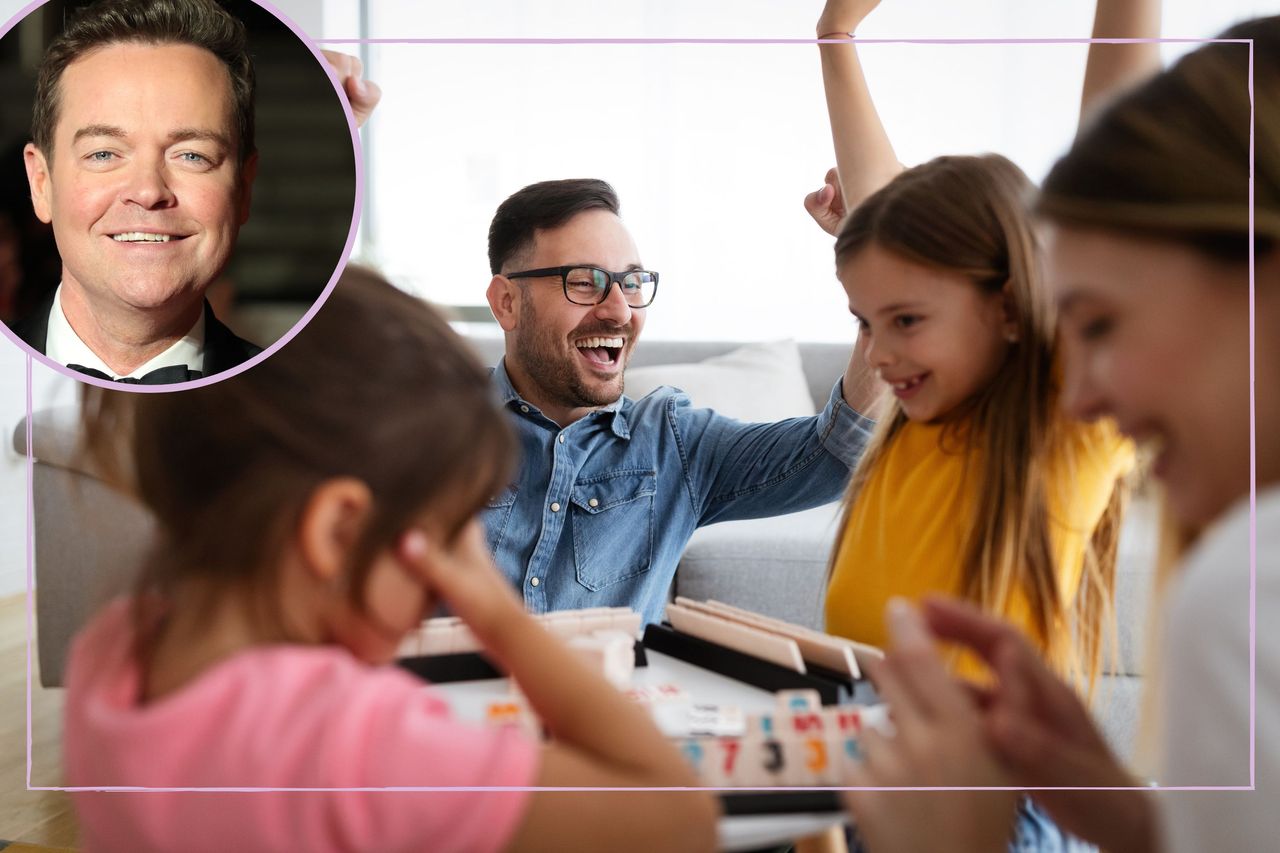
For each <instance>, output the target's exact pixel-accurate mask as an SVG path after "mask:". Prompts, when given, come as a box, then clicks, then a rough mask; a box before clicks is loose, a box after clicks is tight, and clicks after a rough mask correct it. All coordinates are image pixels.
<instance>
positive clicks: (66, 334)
mask: <svg viewBox="0 0 1280 853" xmlns="http://www.w3.org/2000/svg"><path fill="white" fill-rule="evenodd" d="M44 353H45V355H46V356H48V357H49V358H50V359H52V360H53V361H56V362H58V363H59V364H78V365H80V366H82V367H92V368H93V369H94V370H100V371H102V372H103V373H105V374H107V375H108V376H110V377H111V378H112V379H121V378H126V377H127V378H131V379H138V378H141V377H142V376H144V375H145V374H147V373H150V372H151V371H153V370H156V369H158V368H161V367H173V366H177V365H185V366H186V367H188V368H189V369H191V370H199V371H202V372H203V370H204V312H203V311H201V312H200V316H199V318H198V319H197V320H196V322H195V325H194V326H192V327H191V328H190V329H189V330H187V333H186V334H185V335H183V336H182V337H181V338H179V339H178V340H177V341H174V343H173V345H172V346H170V347H169V348H168V349H166V350H165V351H164V352H162V353H160V354H159V355H157V356H155V357H154V358H152V359H150V360H149V361H147V362H146V363H144V364H142V365H140V366H138V367H137V368H135V369H134V370H132V371H131V372H129V373H127V374H119V373H116V372H115V371H114V370H112V369H111V368H110V367H108V366H107V364H106V362H104V361H103V360H102V359H101V358H99V357H98V355H97V353H95V352H94V351H93V350H91V349H89V346H88V344H86V343H85V342H84V341H82V340H81V339H80V336H79V335H77V334H76V331H75V329H73V328H71V323H70V322H69V321H68V320H67V315H66V314H65V313H64V312H63V310H62V285H61V284H59V285H58V290H57V292H56V293H55V294H54V295H53V307H52V308H51V309H49V331H48V335H47V337H46V338H45V345H44Z"/></svg>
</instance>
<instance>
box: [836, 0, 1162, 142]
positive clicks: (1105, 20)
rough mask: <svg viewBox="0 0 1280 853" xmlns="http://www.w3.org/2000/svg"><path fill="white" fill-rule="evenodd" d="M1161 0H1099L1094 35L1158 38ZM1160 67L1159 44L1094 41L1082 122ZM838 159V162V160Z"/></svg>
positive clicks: (1086, 73) (1082, 102) (1086, 75)
mask: <svg viewBox="0 0 1280 853" xmlns="http://www.w3.org/2000/svg"><path fill="white" fill-rule="evenodd" d="M1159 35H1160V0H1098V2H1097V6H1096V7H1095V8H1094V13H1093V37H1094V38H1096V39H1098V38H1112V39H1114V38H1158V37H1159ZM1159 70H1160V45H1158V44H1155V43H1153V42H1145V43H1138V44H1097V43H1095V44H1091V45H1089V59H1088V61H1087V63H1086V64H1085V69H1084V88H1083V91H1082V92H1081V94H1080V124H1081V126H1083V125H1084V123H1085V121H1087V120H1088V118H1089V116H1090V115H1091V114H1092V113H1093V112H1094V111H1095V110H1096V109H1097V108H1098V106H1099V105H1100V104H1101V103H1103V102H1104V101H1106V99H1107V96H1109V95H1111V94H1113V93H1114V92H1116V91H1117V90H1119V89H1126V88H1128V87H1129V86H1132V85H1133V84H1135V83H1139V82H1141V81H1142V80H1144V79H1145V78H1147V77H1149V76H1151V75H1152V74H1155V73H1156V72H1157V71H1159ZM837 162H839V161H837Z"/></svg>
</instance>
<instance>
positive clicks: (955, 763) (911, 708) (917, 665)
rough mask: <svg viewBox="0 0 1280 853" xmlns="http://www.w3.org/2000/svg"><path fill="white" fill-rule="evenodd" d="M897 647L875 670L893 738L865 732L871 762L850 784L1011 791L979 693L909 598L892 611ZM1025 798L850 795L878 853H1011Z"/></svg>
mask: <svg viewBox="0 0 1280 853" xmlns="http://www.w3.org/2000/svg"><path fill="white" fill-rule="evenodd" d="M886 621H887V623H888V626H889V632H890V636H891V638H892V645H891V647H890V649H889V652H888V655H887V656H886V658H885V660H884V661H883V662H880V663H879V664H878V665H874V664H873V665H872V666H871V667H869V670H870V675H871V678H872V680H873V681H874V682H875V684H876V689H877V690H878V691H879V693H880V695H881V696H882V697H883V698H884V699H885V701H886V702H887V703H888V705H889V709H890V715H891V718H892V720H893V725H894V729H895V732H894V734H893V735H892V736H888V735H885V734H882V733H880V732H878V731H875V730H873V729H867V730H864V732H863V734H862V736H861V740H862V752H863V763H862V764H861V765H860V767H859V768H858V769H857V770H856V771H854V772H853V773H852V774H850V776H849V778H848V779H847V780H846V781H847V782H848V784H849V785H852V786H859V787H878V788H899V787H901V788H951V787H973V788H999V787H1001V786H1008V785H1010V784H1012V783H1011V781H1010V779H1009V778H1008V776H1007V775H1006V774H1005V772H1004V770H1003V768H1002V767H1001V766H1000V763H999V761H998V760H997V759H996V757H995V755H994V754H993V753H992V751H991V750H990V748H989V746H988V745H987V742H986V738H985V736H984V732H983V721H982V713H981V711H980V709H979V708H978V705H977V703H976V701H975V699H974V696H973V695H972V693H971V692H970V691H969V690H968V689H967V688H966V687H965V686H964V685H962V684H961V683H960V682H958V681H956V680H955V679H954V678H952V677H951V675H950V674H949V673H948V672H947V670H946V667H945V666H944V665H943V662H942V658H941V657H940V656H939V654H938V652H937V650H936V649H935V648H934V645H933V640H932V639H931V638H930V636H929V633H928V631H927V629H926V628H925V625H924V622H923V621H922V619H921V617H920V614H919V612H918V611H916V609H915V608H914V607H912V606H911V605H910V604H908V603H907V602H905V601H904V600H902V599H894V600H893V601H891V602H890V603H889V605H888V607H887V608H886ZM1015 802H1016V795H1015V793H1014V792H1012V791H1009V790H991V791H870V790H855V791H850V792H848V794H847V795H846V803H847V805H848V807H849V809H850V810H851V811H852V812H853V813H854V817H855V820H856V823H857V827H858V832H859V834H860V835H861V836H862V838H863V840H864V841H865V842H866V845H867V847H868V848H869V849H871V850H882V851H895V853H914V851H920V853H924V851H932V850H937V849H939V846H940V845H939V839H940V838H943V837H945V839H946V842H945V844H943V845H941V846H944V847H945V848H946V849H947V850H953V851H962V853H979V851H982V853H987V851H1004V850H1006V849H1007V847H1008V843H1009V838H1010V836H1011V835H1012V827H1013V814H1014V806H1015Z"/></svg>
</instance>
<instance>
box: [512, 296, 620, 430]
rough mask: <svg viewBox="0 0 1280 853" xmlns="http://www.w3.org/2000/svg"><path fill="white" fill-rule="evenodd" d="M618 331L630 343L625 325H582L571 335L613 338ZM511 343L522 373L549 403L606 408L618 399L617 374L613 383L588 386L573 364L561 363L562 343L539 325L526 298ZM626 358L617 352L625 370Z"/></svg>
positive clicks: (618, 385) (562, 357) (571, 406)
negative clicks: (590, 326)
mask: <svg viewBox="0 0 1280 853" xmlns="http://www.w3.org/2000/svg"><path fill="white" fill-rule="evenodd" d="M619 332H621V333H623V334H625V335H626V337H627V340H628V341H630V340H631V329H630V327H628V326H621V327H613V328H608V329H605V328H588V327H585V326H584V327H582V331H581V333H578V332H576V331H575V333H574V336H575V337H589V336H590V335H593V334H599V335H613V334H618V333H619ZM515 343H516V355H517V356H518V357H519V359H520V364H521V366H523V367H524V370H525V373H526V374H527V375H528V377H529V379H531V380H532V381H533V383H534V385H536V386H537V387H538V388H539V389H540V390H541V391H542V393H543V395H544V396H545V397H546V398H547V400H548V401H549V402H552V403H555V404H557V405H560V406H564V407H566V408H570V409H582V408H594V407H596V406H607V405H609V404H610V403H613V402H614V401H616V400H617V399H618V398H619V397H621V396H622V392H623V388H624V386H625V382H624V378H623V373H622V372H621V371H619V373H618V378H617V379H616V380H615V381H611V382H609V383H607V384H605V385H603V386H601V385H594V386H593V385H588V384H587V383H585V382H583V381H582V378H581V376H580V375H579V373H578V371H577V370H576V369H575V368H576V365H575V364H573V363H571V362H569V361H566V360H565V357H564V355H563V352H564V350H563V346H564V344H565V343H566V342H565V341H562V340H561V339H559V338H556V337H555V335H554V333H552V332H550V331H549V330H548V329H546V327H540V326H539V324H538V322H537V315H536V314H535V312H534V309H533V305H532V304H530V300H527V299H526V300H524V301H523V303H522V304H521V306H520V329H519V331H517V332H516V342H515ZM629 355H630V353H629V352H628V351H627V349H626V348H625V347H624V348H623V350H622V351H621V352H619V353H618V360H619V362H621V366H622V367H623V368H625V367H626V361H625V359H626V357H627V356H629ZM575 357H576V356H570V358H575Z"/></svg>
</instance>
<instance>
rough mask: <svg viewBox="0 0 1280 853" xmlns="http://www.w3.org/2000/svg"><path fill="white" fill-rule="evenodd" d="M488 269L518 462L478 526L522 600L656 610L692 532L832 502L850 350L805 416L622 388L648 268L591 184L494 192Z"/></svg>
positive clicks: (843, 462)
mask: <svg viewBox="0 0 1280 853" xmlns="http://www.w3.org/2000/svg"><path fill="white" fill-rule="evenodd" d="M489 264H490V268H491V270H492V272H493V279H492V280H491V281H490V283H489V289H488V294H487V295H488V300H489V306H490V308H492V309H493V314H494V316H495V317H496V318H497V320H498V323H499V324H500V325H501V326H502V329H503V331H504V332H505V336H506V355H505V357H504V358H503V360H502V362H501V363H500V364H499V365H498V366H497V368H496V369H495V370H494V373H493V381H494V385H495V386H496V391H497V393H498V394H499V397H500V402H501V404H502V406H503V407H504V408H505V409H506V411H507V412H508V413H509V415H510V417H511V423H512V426H513V428H514V429H515V431H516V433H517V435H518V436H519V439H520V446H521V451H522V458H521V464H520V468H519V470H518V472H517V474H516V478H515V482H514V483H513V484H512V485H511V487H510V488H509V489H508V490H507V491H506V492H505V493H503V494H501V495H498V496H496V497H495V498H494V500H493V501H492V502H491V503H490V505H489V507H488V509H487V510H486V511H485V513H484V522H485V528H486V530H487V533H488V539H489V547H490V549H491V550H492V552H493V555H494V559H495V561H496V562H497V564H498V566H499V567H500V568H501V569H502V571H503V572H504V573H506V575H507V576H508V577H509V578H510V579H511V581H512V582H513V583H514V584H515V585H516V586H517V587H519V589H520V591H521V592H522V593H523V595H524V601H525V605H526V606H527V607H528V609H529V610H530V611H531V612H533V613H545V612H547V611H549V610H567V609H573V608H582V607H595V606H601V605H629V606H631V607H633V608H635V609H636V610H638V611H640V613H641V614H643V617H644V620H645V622H646V623H647V622H656V621H659V620H660V619H661V618H662V611H663V608H664V607H665V604H666V599H667V591H668V589H669V588H670V586H671V581H672V578H673V576H674V575H675V570H676V564H677V563H678V562H679V560H680V555H681V553H682V552H683V551H684V548H685V545H686V544H687V543H688V541H689V537H690V536H692V535H693V532H694V530H696V529H697V528H698V527H700V526H702V525H704V524H711V523H713V522H716V521H729V520H731V519H742V518H760V517H764V516H771V515H781V514H783V513H789V512H795V511H797V510H802V509H807V508H809V507H814V506H818V505H820V504H824V503H829V502H831V501H833V500H836V499H837V498H839V497H840V494H841V492H842V490H843V488H844V485H845V483H846V481H847V480H848V478H849V472H850V470H851V469H852V467H853V466H854V464H855V463H856V462H857V460H858V457H859V455H860V454H861V453H862V450H863V448H864V446H865V445H866V442H867V439H868V437H869V435H870V431H871V427H872V422H871V421H870V420H868V419H867V418H865V417H863V416H862V415H860V414H858V412H857V411H855V408H864V407H865V406H866V405H867V402H868V395H869V394H870V384H871V383H870V382H869V381H868V379H869V377H868V376H867V373H866V371H865V370H864V368H863V364H862V361H861V359H859V358H854V359H851V361H850V364H849V369H848V371H847V372H846V373H845V377H844V378H843V380H841V381H840V382H837V383H836V386H835V388H834V389H833V391H832V394H831V398H830V400H829V401H828V402H827V406H826V408H825V409H823V411H822V413H821V414H818V415H816V416H814V417H809V418H791V419H789V420H785V421H780V422H778V423H772V424H746V423H742V422H741V421H736V420H733V419H732V418H727V417H723V416H721V415H717V414H716V413H715V412H713V411H711V410H709V409H698V408H694V407H693V406H692V405H691V404H690V402H689V398H688V397H687V396H685V395H684V394H683V393H681V392H680V391H676V390H674V389H671V388H660V389H658V390H657V391H654V392H653V393H651V394H649V395H648V396H646V397H644V398H643V399H640V400H632V399H629V398H627V397H624V396H623V370H624V368H625V367H626V364H627V360H628V358H629V357H630V355H631V350H632V348H633V347H634V346H635V345H636V341H637V339H638V338H639V337H640V332H641V330H642V329H643V328H644V322H645V314H646V311H647V308H648V306H649V304H650V303H651V302H652V301H653V298H654V296H655V294H656V290H657V279H658V276H657V274H656V273H653V272H650V271H647V270H645V269H644V267H643V265H642V264H641V262H640V253H639V251H638V250H637V249H636V246H635V243H634V242H632V240H631V235H630V234H629V233H628V232H627V229H626V228H625V227H624V226H623V224H622V220H621V219H619V218H618V199H617V196H616V194H615V193H614V191H613V188H612V187H610V186H609V185H608V184H607V183H605V182H604V181H598V180H566V181H547V182H544V183H539V184H533V185H531V186H528V187H525V188H524V189H522V190H520V191H519V192H517V193H516V194H515V195H513V196H511V197H510V198H508V199H507V200H506V201H504V202H503V203H502V205H501V206H500V207H499V208H498V212H497V214H496V215H495V217H494V219H493V223H492V224H491V225H490V227H489ZM615 285H616V287H615ZM845 389H853V390H854V394H856V395H857V396H856V397H855V396H851V394H850V393H849V391H848V390H845Z"/></svg>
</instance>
